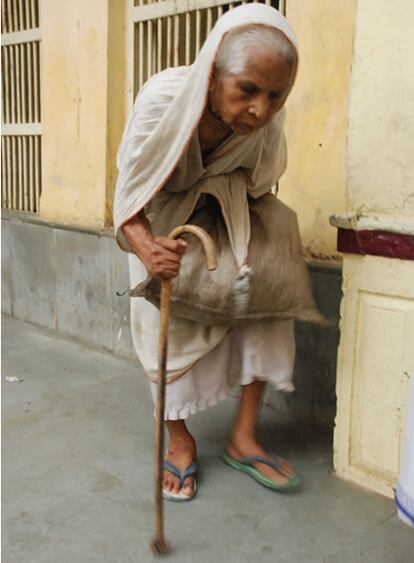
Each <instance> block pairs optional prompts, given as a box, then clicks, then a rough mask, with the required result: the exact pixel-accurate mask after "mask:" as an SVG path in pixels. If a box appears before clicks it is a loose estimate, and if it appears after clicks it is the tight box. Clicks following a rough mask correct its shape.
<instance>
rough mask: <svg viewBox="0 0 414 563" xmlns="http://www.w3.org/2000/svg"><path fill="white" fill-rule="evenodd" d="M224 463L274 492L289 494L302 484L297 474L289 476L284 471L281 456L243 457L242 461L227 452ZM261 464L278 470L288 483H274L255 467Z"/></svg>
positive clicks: (224, 455)
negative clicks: (256, 464)
mask: <svg viewBox="0 0 414 563" xmlns="http://www.w3.org/2000/svg"><path fill="white" fill-rule="evenodd" d="M222 458H223V461H225V462H226V463H227V464H228V465H230V467H233V468H234V469H237V470H238V471H242V472H243V473H247V475H250V477H252V478H253V479H254V480H255V481H257V482H258V483H260V484H261V485H263V486H264V487H267V488H268V489H272V490H274V491H280V492H288V491H293V490H295V489H297V488H298V487H299V485H300V484H301V479H300V477H299V476H298V475H296V473H294V474H293V475H290V476H287V475H286V473H285V472H284V470H283V463H284V461H285V460H284V459H282V458H281V457H279V456H276V455H272V457H271V459H268V458H266V457H263V456H260V455H252V456H248V457H242V458H241V459H236V458H234V457H233V456H231V455H230V454H229V453H228V452H225V453H224V454H223V456H222ZM257 462H260V463H265V464H266V465H268V466H269V467H272V468H273V469H276V471H277V472H278V473H280V474H281V475H283V476H284V477H287V479H288V481H287V482H286V483H283V484H282V483H277V482H276V481H272V480H271V479H269V478H268V477H265V475H263V473H262V472H261V471H259V470H258V469H256V467H254V464H255V463H257Z"/></svg>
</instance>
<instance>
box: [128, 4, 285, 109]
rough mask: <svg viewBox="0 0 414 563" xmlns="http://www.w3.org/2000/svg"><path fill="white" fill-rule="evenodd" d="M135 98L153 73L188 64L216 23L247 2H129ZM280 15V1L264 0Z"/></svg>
mask: <svg viewBox="0 0 414 563" xmlns="http://www.w3.org/2000/svg"><path fill="white" fill-rule="evenodd" d="M132 2H133V7H132V13H133V25H134V56H133V59H132V64H133V72H132V73H131V76H132V79H133V84H131V90H132V92H133V97H134V98H135V96H136V94H137V92H138V91H139V89H140V88H141V86H142V85H143V84H144V83H145V82H146V81H147V80H148V78H150V77H151V76H152V75H153V74H156V73H157V72H160V71H161V70H164V69H165V68H168V67H172V66H174V67H175V66H181V65H188V64H191V63H192V62H193V61H194V59H195V57H196V56H197V54H198V52H199V50H200V48H201V46H202V45H203V43H204V41H205V39H206V37H207V36H208V34H209V33H210V31H211V29H212V27H213V25H214V24H215V22H216V20H217V19H218V18H219V17H220V16H221V15H222V14H223V13H224V12H226V11H227V10H229V9H231V8H234V7H236V6H239V5H240V4H247V3H248V2H247V0H242V1H239V2H229V1H228V0H132ZM263 3H264V4H269V5H271V6H274V7H275V8H278V9H280V10H281V11H282V13H283V12H284V1H283V0H279V1H277V0H276V1H274V0H264V1H263Z"/></svg>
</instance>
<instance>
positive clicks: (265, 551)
mask: <svg viewBox="0 0 414 563" xmlns="http://www.w3.org/2000/svg"><path fill="white" fill-rule="evenodd" d="M2 336H3V338H2V344H3V373H2V385H3V400H2V403H3V552H2V556H3V562H4V563H81V562H82V563H94V562H97V563H98V562H99V563H129V562H131V563H132V562H134V563H136V562H146V561H152V560H153V559H154V558H153V556H152V554H151V553H150V552H149V549H148V544H149V541H150V539H151V536H152V530H153V500H152V496H153V493H152V484H153V477H152V475H153V446H152V425H153V419H152V404H151V401H150V398H149V393H148V389H147V384H146V382H145V380H144V378H143V375H142V372H141V370H140V369H139V367H138V366H137V365H135V364H134V363H132V362H130V361H128V360H124V359H120V358H118V357H115V356H113V355H111V354H109V353H107V352H104V351H97V350H91V349H88V348H85V347H84V346H82V345H80V344H78V343H76V342H73V341H69V340H64V339H61V338H57V337H56V336H55V335H54V334H53V333H50V332H47V331H45V330H43V329H39V328H36V327H33V326H31V325H28V324H25V323H23V322H21V321H17V320H14V319H10V318H8V317H5V318H3V333H2ZM6 376H17V377H19V378H21V379H23V381H22V382H20V383H7V382H6V381H5V377H6ZM235 405H236V399H235V397H230V398H229V399H227V400H226V401H224V402H222V403H220V404H219V405H217V406H216V407H213V408H211V409H209V410H208V411H205V412H203V413H200V414H199V415H197V416H195V417H193V418H192V419H191V429H192V430H193V431H194V433H195V435H196V437H197V438H198V444H199V464H200V467H201V473H200V478H199V494H198V496H197V498H196V499H195V500H194V501H193V502H191V503H188V504H183V505H180V504H167V506H166V532H167V538H168V540H169V542H170V544H171V546H172V553H171V555H170V556H169V557H168V559H167V560H168V561H171V562H173V561H177V562H180V563H186V562H194V563H198V562H200V563H201V562H203V563H204V562H205V563H211V562H213V561H215V562H218V563H222V562H233V561H234V562H251V561H269V562H270V561H271V562H279V563H284V562H286V563H287V562H289V563H305V562H315V563H316V562H318V563H322V562H323V563H348V562H349V563H355V562H360V561H363V562H366V563H411V562H412V561H413V560H414V559H413V554H414V533H413V531H412V530H411V529H409V528H407V527H406V526H404V525H403V524H402V523H400V522H399V521H398V519H397V518H396V516H395V509H394V504H393V502H392V501H390V500H387V499H385V498H382V497H380V496H378V495H375V494H370V493H367V492H365V491H363V490H361V489H359V488H356V487H353V486H351V485H348V484H346V483H344V482H342V481H340V480H339V479H337V478H336V477H334V476H333V475H332V474H331V458H332V450H331V438H330V437H329V436H323V435H320V434H317V433H315V432H314V431H312V430H310V429H307V428H303V427H301V426H300V425H298V424H297V423H295V422H294V421H291V420H290V421H289V420H287V419H283V418H281V417H280V416H278V415H277V413H275V412H272V410H271V409H270V408H269V407H264V409H263V414H262V420H261V431H260V432H261V438H262V440H263V442H264V443H265V444H266V445H267V446H268V447H270V448H272V449H273V450H274V451H277V452H278V453H280V454H281V455H284V456H286V457H288V458H289V459H290V460H291V461H292V462H293V463H294V464H295V465H296V466H297V468H298V470H299V471H300V473H301V475H302V476H303V478H304V486H303V488H302V490H301V491H300V492H298V493H296V494H293V495H282V494H278V493H273V492H271V491H268V490H267V489H265V488H263V487H261V486H260V485H258V484H256V483H255V482H254V481H252V480H251V479H250V478H249V477H247V476H245V475H243V474H240V473H238V472H236V471H234V470H232V469H231V468H229V467H228V466H226V465H224V464H223V463H222V462H221V461H220V459H219V456H220V453H221V452H222V451H223V448H224V445H225V441H226V434H227V431H228V429H229V428H230V424H231V420H232V415H233V412H234V409H235Z"/></svg>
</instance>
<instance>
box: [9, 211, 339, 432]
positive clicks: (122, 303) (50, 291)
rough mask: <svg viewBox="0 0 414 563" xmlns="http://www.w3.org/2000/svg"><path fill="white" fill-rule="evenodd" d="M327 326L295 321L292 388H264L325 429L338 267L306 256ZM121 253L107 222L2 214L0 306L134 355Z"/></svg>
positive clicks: (274, 400)
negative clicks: (78, 224)
mask: <svg viewBox="0 0 414 563" xmlns="http://www.w3.org/2000/svg"><path fill="white" fill-rule="evenodd" d="M308 264H309V270H310V273H311V280H312V284H313V288H314V294H315V298H316V300H317V302H318V305H319V307H320V309H321V311H322V313H323V314H324V315H325V316H326V317H328V318H332V319H335V320H336V321H337V322H336V323H334V324H333V325H332V326H330V327H328V328H320V327H317V326H314V325H310V324H304V323H297V325H296V336H297V357H296V366H295V378H294V379H295V386H296V391H295V392H294V393H291V394H283V393H274V392H272V393H269V394H268V398H267V402H268V403H269V404H270V405H272V406H273V407H274V408H277V409H278V410H281V411H284V412H286V413H287V414H292V413H293V414H294V415H295V416H298V417H300V418H303V419H305V420H306V421H307V422H308V423H311V424H314V425H316V426H322V427H324V428H327V429H331V428H332V427H333V421H334V415H335V405H336V397H335V379H336V355H337V347H338V341H339V328H338V320H339V305H340V301H341V296H342V294H341V283H342V270H341V265H340V264H338V263H336V262H326V263H325V262H322V261H317V262H309V263H308ZM128 284H129V276H128V264H127V256H126V254H125V253H123V252H121V251H120V250H119V249H118V247H117V245H116V243H115V239H114V236H113V231H112V229H105V230H103V231H91V230H87V229H75V228H73V227H70V226H66V225H51V224H50V223H45V222H44V221H41V220H39V219H38V218H36V217H33V216H29V217H27V216H26V215H25V214H15V213H12V214H9V213H4V214H3V218H2V311H3V312H4V313H6V314H8V315H11V316H13V317H16V318H19V319H22V320H25V321H28V322H31V323H33V324H36V325H40V326H44V327H47V328H49V329H52V330H54V331H57V332H58V333H60V334H62V335H64V336H69V337H72V338H75V339H77V340H79V341H82V342H84V343H86V344H88V345H91V346H93V347H103V348H105V349H107V350H110V351H111V352H113V353H115V354H118V355H122V356H127V357H129V358H133V359H136V356H135V351H134V349H133V345H132V341H131V335H130V327H129V299H128V298H127V297H117V295H116V292H117V291H119V290H120V289H124V288H125V287H128Z"/></svg>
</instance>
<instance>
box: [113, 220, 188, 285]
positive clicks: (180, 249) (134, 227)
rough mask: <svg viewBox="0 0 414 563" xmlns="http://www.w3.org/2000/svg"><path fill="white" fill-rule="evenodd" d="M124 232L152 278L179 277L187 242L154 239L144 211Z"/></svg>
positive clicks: (164, 238)
mask: <svg viewBox="0 0 414 563" xmlns="http://www.w3.org/2000/svg"><path fill="white" fill-rule="evenodd" d="M122 232H123V233H124V235H125V238H126V239H127V241H128V242H129V244H130V245H131V247H132V249H133V250H134V252H135V254H136V255H137V256H138V258H139V259H140V260H141V261H142V262H143V263H144V265H145V267H146V268H147V270H148V273H149V274H150V275H151V276H153V277H158V278H161V279H170V278H174V277H175V276H177V275H178V272H179V269H180V263H181V257H182V256H183V254H184V253H185V249H186V246H187V243H186V242H185V241H183V240H180V239H177V240H171V239H169V238H167V237H154V236H153V234H152V231H151V226H150V224H149V222H148V219H147V218H146V217H145V215H144V212H143V211H141V212H140V213H138V214H137V215H135V216H134V217H132V218H131V219H130V220H129V221H128V222H127V223H125V225H124V226H123V227H122Z"/></svg>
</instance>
